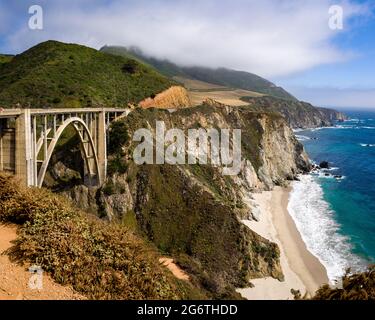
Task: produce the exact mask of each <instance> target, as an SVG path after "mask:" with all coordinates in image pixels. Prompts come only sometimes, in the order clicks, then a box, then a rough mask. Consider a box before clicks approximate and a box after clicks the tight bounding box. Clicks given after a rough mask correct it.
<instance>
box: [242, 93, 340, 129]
mask: <svg viewBox="0 0 375 320" xmlns="http://www.w3.org/2000/svg"><path fill="white" fill-rule="evenodd" d="M243 100H244V101H245V102H248V103H249V104H250V106H251V107H252V108H253V109H254V110H259V111H261V110H263V111H266V112H279V113H280V114H282V115H283V116H284V117H285V119H286V120H287V121H288V123H289V125H290V126H291V127H292V128H293V129H297V128H316V127H326V126H332V125H333V124H334V122H335V121H343V120H346V119H347V117H346V116H345V115H344V114H343V113H341V112H338V111H336V110H331V109H325V108H316V107H314V106H313V105H311V104H310V103H307V102H302V101H293V100H282V99H277V98H273V97H261V98H252V97H245V98H243Z"/></svg>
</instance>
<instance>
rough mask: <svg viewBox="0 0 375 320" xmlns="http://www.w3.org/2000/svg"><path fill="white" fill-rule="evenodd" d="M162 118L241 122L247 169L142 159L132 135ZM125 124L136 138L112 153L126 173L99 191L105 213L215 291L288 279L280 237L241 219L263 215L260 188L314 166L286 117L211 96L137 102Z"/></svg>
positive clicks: (186, 125)
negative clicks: (191, 104) (273, 238)
mask: <svg viewBox="0 0 375 320" xmlns="http://www.w3.org/2000/svg"><path fill="white" fill-rule="evenodd" d="M161 120H163V121H164V122H165V124H166V127H167V129H168V128H179V129H183V130H187V129H190V128H217V129H241V130H242V142H241V149H242V163H241V167H242V170H241V173H240V174H239V175H238V176H225V175H223V172H222V168H220V167H214V166H211V165H141V166H138V165H136V164H135V163H134V162H133V161H132V152H133V149H134V147H135V146H134V142H132V140H131V139H130V137H132V136H133V133H134V131H136V130H137V129H139V128H149V129H151V130H155V122H156V121H161ZM121 126H123V128H126V131H127V132H128V137H129V139H128V140H127V142H126V143H124V145H123V146H122V148H120V149H117V151H116V152H113V154H111V155H110V163H109V165H110V167H111V168H112V170H113V168H116V166H118V167H119V168H121V170H118V171H121V173H119V172H117V173H116V170H113V174H112V175H111V177H109V179H108V181H107V183H106V185H105V186H104V187H103V188H102V190H101V191H100V192H99V194H98V196H97V197H96V198H97V199H99V203H100V205H99V207H100V212H101V214H103V215H106V216H107V217H108V218H109V219H111V220H114V221H118V222H121V223H123V224H125V225H127V226H128V227H130V228H134V229H136V230H137V231H138V232H140V233H142V234H143V235H145V236H146V237H147V238H148V239H149V240H150V241H152V242H153V243H154V244H155V245H156V246H157V247H158V248H159V250H161V251H162V252H164V253H165V254H168V255H171V256H172V257H173V258H174V259H175V260H176V261H177V263H178V264H179V265H180V266H181V267H182V268H184V269H185V271H186V272H188V273H189V275H190V277H191V281H192V283H193V284H195V285H196V286H198V287H199V288H201V289H202V290H205V291H206V292H207V294H208V295H209V296H211V297H214V298H225V297H226V298H230V297H234V296H235V291H234V288H235V287H241V286H245V285H248V282H249V281H250V280H251V279H252V278H257V277H266V276H272V277H274V278H277V279H279V280H282V279H283V274H282V271H281V267H280V262H279V249H278V247H277V245H276V244H274V243H271V242H270V241H268V240H266V239H264V238H262V237H261V236H259V235H258V234H256V233H255V232H253V231H252V230H250V229H249V228H247V227H246V226H245V225H243V224H242V223H241V219H253V218H256V217H257V210H256V208H255V207H253V203H252V200H251V193H252V192H257V191H260V190H264V189H271V188H272V187H273V186H275V185H283V184H285V183H286V182H287V181H288V180H292V179H294V178H295V177H296V176H297V174H299V173H301V172H304V171H306V170H308V169H309V162H308V159H307V156H306V155H305V153H304V151H303V147H302V145H301V144H300V143H299V142H298V141H297V140H296V138H295V137H294V135H293V133H292V130H291V129H290V128H289V127H288V125H287V123H286V121H285V120H284V119H283V117H281V116H280V115H278V114H273V113H262V112H254V111H252V110H251V109H249V108H248V107H244V108H238V107H227V106H223V105H220V104H217V103H214V102H211V103H210V104H206V105H203V106H201V107H196V108H187V109H180V110H178V111H176V112H173V113H170V112H168V111H166V110H156V109H147V110H142V109H137V110H135V111H134V112H132V113H131V114H130V115H129V116H128V117H127V118H125V119H122V120H121ZM118 129H119V125H118V124H117V125H116V129H113V130H118ZM112 133H113V132H112ZM124 168H125V169H124Z"/></svg>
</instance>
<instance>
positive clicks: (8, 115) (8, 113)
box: [0, 108, 129, 118]
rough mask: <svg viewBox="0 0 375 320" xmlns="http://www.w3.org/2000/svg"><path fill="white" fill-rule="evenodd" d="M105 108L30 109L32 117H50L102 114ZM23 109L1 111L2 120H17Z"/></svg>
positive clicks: (124, 110) (109, 110) (115, 110)
mask: <svg viewBox="0 0 375 320" xmlns="http://www.w3.org/2000/svg"><path fill="white" fill-rule="evenodd" d="M101 111H103V108H69V109H66V108H61V109H58V108H56V109H30V113H31V115H49V114H72V113H73V114H74V113H93V112H101ZM104 111H105V112H110V113H115V112H117V113H121V112H129V109H125V108H124V109H122V108H104ZM21 113H22V109H0V118H15V117H18V116H19V115H21Z"/></svg>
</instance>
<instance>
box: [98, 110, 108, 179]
mask: <svg viewBox="0 0 375 320" xmlns="http://www.w3.org/2000/svg"><path fill="white" fill-rule="evenodd" d="M97 137H100V139H98V141H97V146H98V149H97V152H98V162H99V179H100V184H102V183H104V180H105V177H106V176H107V128H106V113H105V110H104V109H103V110H102V111H101V112H99V119H98V128H97Z"/></svg>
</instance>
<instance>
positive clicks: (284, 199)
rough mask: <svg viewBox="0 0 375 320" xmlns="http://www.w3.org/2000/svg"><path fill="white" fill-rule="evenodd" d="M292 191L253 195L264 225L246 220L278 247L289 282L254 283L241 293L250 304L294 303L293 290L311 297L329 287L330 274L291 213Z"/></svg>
mask: <svg viewBox="0 0 375 320" xmlns="http://www.w3.org/2000/svg"><path fill="white" fill-rule="evenodd" d="M290 192H291V187H289V188H282V187H275V188H274V190H272V191H264V192H262V193H258V194H253V197H254V200H255V202H256V203H257V205H258V206H259V209H260V210H261V213H262V214H261V216H260V221H259V222H257V221H249V220H244V221H243V223H244V224H245V225H247V226H248V227H249V228H250V229H252V230H253V231H254V232H256V233H258V234H259V235H261V236H263V237H264V238H266V239H268V240H270V241H273V242H275V243H277V244H278V246H279V248H280V262H281V267H282V271H283V273H284V276H285V280H284V281H283V282H280V281H278V280H276V279H273V278H271V277H268V278H261V279H252V280H251V283H252V284H253V285H254V287H253V288H245V289H238V290H237V291H238V292H239V293H240V294H241V295H242V296H243V297H245V298H247V299H249V300H286V299H293V298H294V297H293V295H292V293H291V291H290V290H291V289H294V290H299V291H300V292H301V294H302V296H303V295H304V294H305V293H307V294H308V295H309V296H311V295H312V294H314V293H315V291H316V290H317V289H318V288H319V287H320V286H321V285H322V284H325V283H329V279H328V275H327V271H326V269H325V267H324V266H323V265H322V264H321V263H320V261H319V260H318V258H316V257H315V256H314V255H313V254H312V253H311V252H310V251H309V250H308V249H307V247H306V244H305V243H304V242H303V240H302V237H301V235H300V233H299V231H298V229H297V227H296V224H295V222H294V220H293V218H292V217H291V216H290V214H289V212H288V202H289V194H290Z"/></svg>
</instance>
